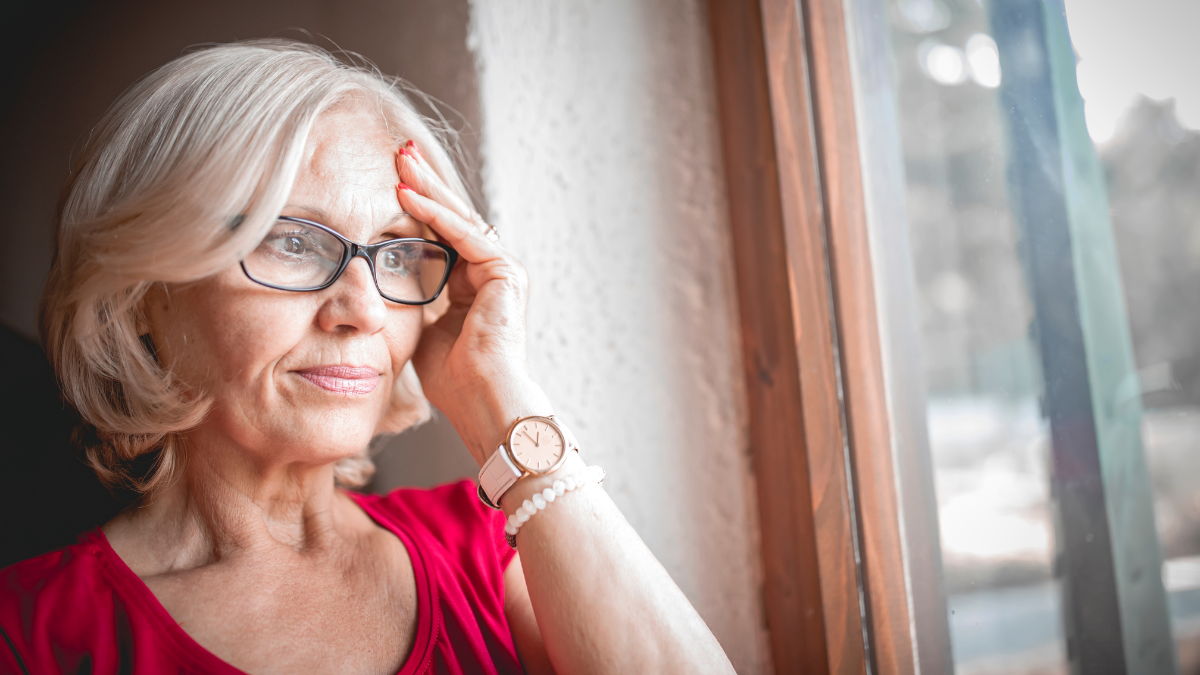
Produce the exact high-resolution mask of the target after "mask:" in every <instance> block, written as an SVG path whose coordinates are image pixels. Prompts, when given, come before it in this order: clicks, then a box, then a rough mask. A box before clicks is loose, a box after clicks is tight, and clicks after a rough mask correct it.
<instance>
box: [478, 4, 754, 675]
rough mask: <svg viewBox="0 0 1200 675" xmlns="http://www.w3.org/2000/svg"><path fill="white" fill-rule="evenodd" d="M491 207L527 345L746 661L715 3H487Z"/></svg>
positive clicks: (704, 609) (713, 623)
mask: <svg viewBox="0 0 1200 675" xmlns="http://www.w3.org/2000/svg"><path fill="white" fill-rule="evenodd" d="M471 24H472V26H471V38H470V39H471V46H472V49H473V50H474V51H475V55H476V60H477V64H478V68H479V74H478V77H479V83H480V100H481V105H482V111H483V143H482V145H483V155H484V186H485V192H486V194H487V197H488V202H489V205H490V207H491V216H492V219H493V221H494V222H495V223H496V225H497V227H498V228H499V229H500V231H501V232H502V234H503V236H504V240H505V242H506V243H507V244H508V245H509V246H510V247H512V248H513V249H514V250H515V251H516V252H517V253H518V255H519V256H520V257H521V259H522V260H523V261H524V262H525V264H526V266H527V267H528V269H529V272H530V278H531V284H532V298H531V308H530V317H529V324H530V339H531V345H530V361H531V365H532V368H533V371H534V373H535V375H536V377H537V378H538V379H539V381H540V382H541V383H542V385H543V387H545V389H546V390H547V392H548V393H549V395H550V396H551V399H552V400H553V401H554V402H555V406H556V408H557V410H558V411H559V413H560V414H562V415H564V416H565V418H566V419H567V420H568V421H569V423H570V424H571V427H572V428H573V430H574V431H575V433H576V435H578V436H579V438H580V442H581V444H582V445H583V446H584V449H585V451H586V457H587V458H588V459H589V460H590V461H592V462H595V463H598V464H601V465H602V466H604V468H605V469H606V470H607V471H608V475H609V478H608V480H607V481H606V482H605V487H606V488H607V489H608V491H609V493H610V494H612V496H613V498H614V499H615V500H616V502H617V504H618V505H619V506H620V508H621V510H622V511H623V512H624V513H625V515H626V517H627V518H628V519H629V520H630V522H631V523H632V524H633V526H634V527H635V528H636V529H637V531H638V532H639V533H640V534H641V536H642V537H643V539H645V540H646V542H647V543H648V544H649V546H650V548H651V549H652V550H653V551H654V553H655V554H656V555H657V556H658V558H659V560H661V561H662V562H663V564H664V565H665V566H666V567H667V570H668V571H669V572H670V573H671V576H672V577H673V578H674V579H675V580H676V582H677V583H679V585H680V586H681V587H682V588H683V591H684V592H685V593H686V594H687V595H688V597H689V598H691V600H692V602H693V603H694V604H695V606H696V608H697V609H698V610H699V612H700V614H701V615H702V616H703V617H704V619H705V620H706V621H707V622H708V625H709V626H710V627H711V628H712V629H713V632H714V633H716V636H717V638H718V639H719V640H720V641H721V644H722V645H724V647H725V649H726V651H727V652H728V653H729V655H730V658H731V659H732V660H733V663H734V665H735V666H736V667H737V669H738V671H739V672H740V673H758V672H764V671H765V670H766V668H767V663H766V659H767V649H766V646H765V645H766V643H765V628H764V627H763V618H762V617H763V612H762V607H761V582H760V577H761V575H760V572H759V565H760V561H759V556H758V543H757V541H758V540H757V537H758V534H757V532H758V527H757V522H756V514H757V512H756V510H755V505H754V504H755V502H754V493H753V490H754V487H753V483H752V481H751V478H750V461H749V457H748V446H747V435H746V412H745V404H744V397H743V384H742V380H741V363H740V359H741V351H740V346H739V344H738V328H737V326H738V321H737V311H736V310H737V308H736V306H735V304H734V303H735V293H734V284H733V270H732V256H731V253H730V250H729V229H728V223H727V220H728V216H727V213H728V212H727V209H726V203H725V195H724V180H723V177H722V172H721V163H720V148H719V138H718V127H717V121H716V105H715V100H714V91H713V86H714V85H713V77H712V61H711V56H710V54H709V40H708V31H707V25H706V21H705V14H704V7H703V3H702V2H701V1H700V0H642V1H640V2H639V1H637V0H596V1H591V2H585V1H576V0H567V1H564V0H475V1H474V2H473V3H472V8H471Z"/></svg>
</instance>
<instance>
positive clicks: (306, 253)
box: [242, 216, 458, 305]
mask: <svg viewBox="0 0 1200 675" xmlns="http://www.w3.org/2000/svg"><path fill="white" fill-rule="evenodd" d="M356 257H361V258H363V259H365V260H366V261H367V266H368V267H370V268H371V276H373V277H374V278H375V288H377V289H379V294H380V295H382V296H383V297H385V298H387V299H388V300H391V301H392V302H398V303H400V304H402V305H425V304H428V303H430V302H433V301H434V300H436V299H437V297H438V294H440V293H441V292H442V288H444V287H445V286H446V280H447V279H449V278H450V270H452V269H454V263H455V262H456V261H457V260H458V252H457V251H455V250H454V249H452V248H450V247H449V246H446V245H445V244H441V243H438V242H436V241H429V240H428V239H391V240H388V241H381V242H379V243H378V244H370V245H368V246H364V245H362V244H356V243H354V242H352V241H350V240H349V239H347V238H345V237H343V236H342V235H340V234H338V233H337V232H334V231H333V230H331V229H329V228H328V227H325V226H324V225H322V224H320V223H314V222H313V221H311V220H304V219H303V218H291V217H288V216H280V217H279V219H278V220H276V221H275V224H274V225H273V226H272V227H271V231H270V232H269V233H267V236H266V237H265V238H264V239H263V240H262V243H261V244H259V245H258V248H256V249H254V250H253V251H252V252H251V253H250V255H248V256H246V258H245V259H244V260H242V271H243V272H245V273H246V276H248V277H250V279H251V281H255V282H257V283H260V284H262V285H263V286H268V287H270V288H277V289H279V290H281V291H320V290H324V289H326V288H329V287H330V286H332V285H333V283H334V282H335V281H337V280H338V277H340V276H342V272H345V271H346V267H348V266H349V265H350V261H352V260H354V258H356Z"/></svg>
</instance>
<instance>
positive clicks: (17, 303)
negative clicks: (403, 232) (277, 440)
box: [0, 0, 484, 566]
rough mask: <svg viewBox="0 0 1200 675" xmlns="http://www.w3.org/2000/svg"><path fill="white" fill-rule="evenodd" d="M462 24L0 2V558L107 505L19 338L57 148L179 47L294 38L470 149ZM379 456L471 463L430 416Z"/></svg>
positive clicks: (415, 468)
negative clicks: (428, 111)
mask: <svg viewBox="0 0 1200 675" xmlns="http://www.w3.org/2000/svg"><path fill="white" fill-rule="evenodd" d="M468 20H469V9H468V5H467V0H390V1H385V0H336V1H335V0H286V1H283V0H255V1H249V2H248V1H246V0H206V2H203V3H196V2H183V1H182V0H90V1H89V0H17V1H15V2H10V3H7V4H4V6H3V7H2V8H0V22H3V23H2V24H0V30H2V31H3V39H2V40H0V44H2V45H3V46H0V91H2V92H3V93H2V95H0V149H2V152H0V204H3V205H4V217H3V218H0V237H2V240H3V241H4V244H3V245H0V329H2V330H0V341H2V344H0V349H2V353H0V372H4V373H5V374H9V375H11V376H12V378H13V379H10V380H9V385H8V386H7V387H6V389H5V390H4V395H3V397H2V398H0V425H2V426H0V428H3V429H4V432H3V433H4V437H3V438H2V440H0V459H2V461H3V466H4V470H3V472H0V494H2V495H4V496H3V498H2V499H3V501H2V502H0V505H3V507H4V510H3V512H2V513H3V515H0V542H4V543H3V544H2V545H0V566H3V565H4V564H7V563H8V562H11V561H13V560H17V559H21V558H24V557H28V556H29V555H33V554H35V553H38V552H40V551H42V550H48V549H49V548H54V547H56V546H60V545H62V544H65V543H68V542H69V541H71V539H72V538H73V537H74V536H75V534H77V533H78V532H79V531H80V530H82V529H86V528H87V527H91V526H93V525H95V524H97V523H99V522H103V521H104V520H106V519H107V518H108V517H111V515H112V514H113V513H115V510H116V509H117V508H119V505H118V503H117V501H115V500H114V499H113V498H112V497H111V496H109V495H108V494H107V493H106V492H105V491H104V490H103V489H102V488H100V487H99V485H98V483H97V482H96V481H95V479H94V478H93V477H92V476H91V474H90V472H89V470H87V468H86V467H84V465H83V464H82V462H81V461H80V460H79V459H78V457H77V456H76V455H75V454H74V453H73V451H72V450H71V449H70V444H69V442H68V435H69V431H70V426H71V422H70V416H69V413H68V411H66V410H64V408H63V406H62V405H61V404H60V403H59V402H58V400H57V392H56V391H55V390H54V384H53V377H52V375H51V373H50V372H49V369H48V368H47V367H46V365H45V359H44V356H43V355H42V354H41V352H40V350H39V349H38V348H37V347H36V346H35V344H34V343H35V341H36V330H37V328H36V310H37V302H38V297H39V294H40V292H41V288H42V284H43V281H44V279H45V276H46V272H47V270H48V269H49V264H50V256H51V247H52V232H51V224H52V220H53V217H54V210H55V207H56V204H57V201H58V196H59V191H60V189H61V186H62V184H63V181H64V180H65V179H66V177H67V172H68V168H69V165H70V158H71V154H72V152H73V151H74V150H75V149H76V148H77V147H78V146H79V144H80V143H81V141H82V139H83V138H84V137H85V136H86V134H87V133H88V131H89V129H90V128H91V127H92V125H93V124H94V123H95V121H96V120H97V118H99V116H100V115H101V114H102V113H103V112H104V110H105V109H106V108H107V107H108V105H109V104H111V103H112V101H113V100H114V99H115V98H116V97H117V96H118V95H119V94H120V93H121V92H122V91H123V90H124V89H125V88H126V87H128V86H129V85H130V84H132V83H133V82H134V81H135V80H137V79H138V78H139V77H141V76H142V75H144V74H146V73H147V72H149V71H150V70H152V69H154V68H155V67H157V66H159V65H162V64H163V63H165V62H167V61H169V60H171V59H173V58H175V57H177V56H179V55H180V54H181V53H182V52H183V51H184V50H185V49H186V48H188V47H189V46H192V45H196V44H201V43H206V42H227V41H231V40H237V39H245V38H255V37H291V38H297V39H305V40H308V41H311V42H315V43H317V44H320V45H322V46H325V47H328V48H341V49H345V50H348V51H353V52H357V53H359V54H361V55H363V56H365V57H366V58H368V59H370V60H371V61H373V62H375V63H376V64H377V65H378V66H379V67H380V69H381V70H383V72H385V73H388V74H392V75H399V76H401V77H403V78H405V79H406V80H408V81H409V82H411V83H412V84H413V85H415V86H416V87H417V88H418V89H420V90H422V91H424V92H425V93H427V94H429V95H430V96H432V97H434V98H436V99H439V100H440V101H442V102H444V104H445V105H444V106H443V107H442V110H443V112H444V113H445V114H446V117H447V118H448V120H449V121H450V122H451V124H452V125H453V126H455V127H457V128H458V129H459V130H460V132H461V138H462V143H463V146H464V150H465V151H466V153H467V155H468V156H469V157H470V158H477V157H478V147H479V138H478V133H477V130H478V129H479V128H480V122H479V119H480V111H479V98H478V87H477V83H476V78H475V68H474V61H473V58H472V56H471V54H470V52H469V50H468V49H467V27H468ZM471 163H472V164H473V165H472V166H468V167H466V168H467V171H466V175H467V178H468V183H470V185H471V187H472V188H473V190H474V191H475V192H476V194H477V195H478V194H479V182H478V172H477V166H474V164H477V162H476V161H474V160H473V159H472V161H471ZM480 206H481V207H483V206H484V205H483V204H482V203H481V204H480ZM481 210H484V209H483V208H481ZM379 463H380V467H381V470H380V473H379V475H378V477H377V479H376V481H375V484H374V485H373V487H374V488H375V489H379V490H383V489H387V488H390V487H392V486H395V485H430V484H434V483H438V482H442V481H445V480H449V479H451V478H456V477H459V476H465V475H471V474H473V473H474V470H475V467H474V462H473V461H472V460H471V459H470V457H469V456H468V454H467V453H466V450H465V449H463V448H462V446H461V442H460V441H459V440H458V437H457V435H456V434H455V433H454V431H453V429H452V428H451V427H450V426H449V425H448V424H447V423H446V422H445V421H444V420H441V419H440V418H437V419H435V421H434V422H432V423H430V424H428V425H426V426H425V427H422V428H420V429H417V430H415V431H413V432H410V433H408V434H405V435H403V436H401V437H399V438H397V439H394V440H392V441H391V442H390V443H388V444H387V445H386V446H385V449H384V450H383V451H382V453H381V456H380V458H379Z"/></svg>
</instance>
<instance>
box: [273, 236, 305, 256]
mask: <svg viewBox="0 0 1200 675" xmlns="http://www.w3.org/2000/svg"><path fill="white" fill-rule="evenodd" d="M276 245H277V246H278V247H279V249H280V250H281V251H283V252H284V253H291V254H292V255H299V254H301V253H304V251H305V250H306V248H307V247H306V246H305V245H304V240H303V239H301V238H300V237H284V238H282V239H281V240H279V242H277V244H276Z"/></svg>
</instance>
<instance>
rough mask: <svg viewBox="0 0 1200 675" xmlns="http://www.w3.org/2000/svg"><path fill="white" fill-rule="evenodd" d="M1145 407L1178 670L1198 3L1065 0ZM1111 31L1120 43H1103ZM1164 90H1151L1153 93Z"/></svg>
mask: <svg viewBox="0 0 1200 675" xmlns="http://www.w3.org/2000/svg"><path fill="white" fill-rule="evenodd" d="M1066 9H1067V19H1068V21H1069V22H1070V25H1071V37H1072V41H1073V43H1074V47H1075V50H1076V52H1077V53H1078V55H1079V65H1078V80H1079V90H1080V94H1082V96H1083V98H1084V102H1085V110H1086V113H1087V127H1088V131H1089V133H1090V134H1091V137H1092V139H1093V140H1094V141H1095V143H1096V149H1097V151H1098V153H1099V156H1100V161H1101V163H1102V165H1103V167H1104V174H1105V178H1106V181H1105V183H1106V187H1107V190H1108V197H1109V213H1110V215H1111V218H1112V227H1113V232H1114V234H1115V237H1116V245H1117V255H1118V258H1119V261H1120V268H1121V278H1122V281H1123V286H1124V295H1125V301H1126V303H1125V304H1126V306H1127V307H1128V312H1129V327H1130V332H1131V334H1132V339H1133V350H1134V356H1135V359H1136V362H1137V369H1138V372H1137V386H1136V390H1138V391H1137V392H1136V393H1138V394H1140V398H1141V402H1142V405H1143V407H1144V410H1145V412H1144V414H1143V417H1142V439H1143V444H1144V447H1145V452H1146V460H1147V464H1148V465H1149V470H1150V478H1151V485H1152V489H1153V497H1154V510H1155V521H1156V525H1157V530H1158V537H1159V541H1160V543H1161V546H1162V554H1163V558H1164V561H1163V583H1164V585H1165V586H1166V590H1167V594H1168V596H1167V597H1168V601H1169V604H1170V610H1171V618H1172V629H1173V632H1174V638H1175V641H1176V644H1177V646H1178V658H1179V665H1180V671H1181V672H1183V673H1196V672H1200V134H1198V133H1197V129H1200V80H1197V78H1196V77H1195V75H1194V72H1193V68H1192V66H1191V64H1192V63H1195V62H1196V60H1197V59H1200V45H1198V44H1197V43H1196V40H1195V37H1194V29H1195V26H1196V25H1198V24H1200V4H1198V3H1194V2H1190V3H1185V2H1174V1H1171V0H1147V1H1146V2H1139V3H1133V4H1128V5H1127V4H1125V3H1117V2H1095V1H1094V0H1085V1H1079V0H1070V1H1068V2H1067V3H1066ZM1114 41H1117V42H1120V43H1121V44H1122V48H1121V49H1120V50H1113V49H1111V45H1112V44H1114ZM1155 99H1161V100H1155Z"/></svg>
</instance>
